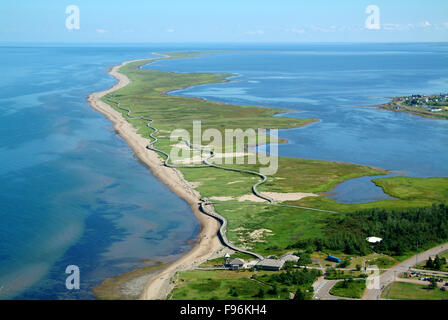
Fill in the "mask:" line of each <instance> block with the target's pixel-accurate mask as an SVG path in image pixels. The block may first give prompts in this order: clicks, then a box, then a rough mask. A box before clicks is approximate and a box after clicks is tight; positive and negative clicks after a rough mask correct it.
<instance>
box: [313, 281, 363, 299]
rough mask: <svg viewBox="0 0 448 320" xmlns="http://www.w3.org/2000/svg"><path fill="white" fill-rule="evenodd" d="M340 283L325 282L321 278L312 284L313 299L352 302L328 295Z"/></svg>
mask: <svg viewBox="0 0 448 320" xmlns="http://www.w3.org/2000/svg"><path fill="white" fill-rule="evenodd" d="M340 281H343V280H326V279H324V277H323V276H322V277H320V278H319V279H318V280H317V281H316V282H314V284H313V288H314V297H315V298H316V299H319V300H354V299H352V298H346V297H337V296H333V295H331V294H330V290H331V288H333V286H334V285H335V284H336V283H338V282H340Z"/></svg>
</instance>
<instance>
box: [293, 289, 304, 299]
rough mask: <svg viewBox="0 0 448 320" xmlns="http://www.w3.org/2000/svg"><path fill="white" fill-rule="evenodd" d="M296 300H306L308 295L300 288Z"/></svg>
mask: <svg viewBox="0 0 448 320" xmlns="http://www.w3.org/2000/svg"><path fill="white" fill-rule="evenodd" d="M294 300H306V295H305V293H304V292H303V291H302V290H301V289H300V288H298V289H297V291H296V294H295V295H294Z"/></svg>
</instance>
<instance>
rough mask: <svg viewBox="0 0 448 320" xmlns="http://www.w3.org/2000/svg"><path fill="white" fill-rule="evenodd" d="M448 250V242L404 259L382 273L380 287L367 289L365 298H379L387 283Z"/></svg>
mask: <svg viewBox="0 0 448 320" xmlns="http://www.w3.org/2000/svg"><path fill="white" fill-rule="evenodd" d="M446 250H448V243H445V244H443V245H440V246H438V247H435V248H432V249H429V250H428V251H425V252H422V253H420V254H418V255H417V256H413V257H412V258H409V259H408V260H406V261H403V262H402V263H400V264H398V265H396V266H394V267H392V268H390V269H389V271H386V272H384V273H383V274H381V275H380V281H379V289H367V290H366V293H365V294H364V297H363V299H364V300H379V299H380V297H381V292H382V291H383V290H384V288H386V286H387V285H389V284H391V283H392V282H393V281H394V280H395V278H396V277H398V275H399V274H400V273H403V272H406V271H408V270H409V269H410V268H411V267H412V266H414V265H415V264H419V263H422V262H424V261H426V260H428V259H429V257H432V256H435V255H437V254H439V253H441V252H443V251H446Z"/></svg>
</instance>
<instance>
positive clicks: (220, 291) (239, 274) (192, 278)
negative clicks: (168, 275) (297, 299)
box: [169, 271, 289, 300]
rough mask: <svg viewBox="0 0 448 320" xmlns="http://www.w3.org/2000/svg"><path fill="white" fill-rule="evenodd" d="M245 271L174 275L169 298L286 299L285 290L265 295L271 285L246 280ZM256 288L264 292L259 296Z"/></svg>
mask: <svg viewBox="0 0 448 320" xmlns="http://www.w3.org/2000/svg"><path fill="white" fill-rule="evenodd" d="M252 274H253V273H252V272H249V271H186V272H181V273H178V274H177V275H176V278H175V283H176V288H175V289H174V290H173V292H172V294H171V296H170V297H169V298H170V299H172V300H202V299H205V300H218V299H219V300H260V299H279V296H280V299H288V298H289V292H287V291H286V292H285V291H280V292H278V293H277V294H269V293H268V291H269V289H271V288H272V287H271V286H270V285H266V284H263V283H260V282H257V281H254V280H251V279H250V276H251V275H252ZM260 290H262V291H263V292H264V295H263V297H260V296H259V293H260Z"/></svg>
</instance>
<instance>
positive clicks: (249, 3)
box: [0, 0, 448, 43]
mask: <svg viewBox="0 0 448 320" xmlns="http://www.w3.org/2000/svg"><path fill="white" fill-rule="evenodd" d="M69 5H76V6H78V7H79V9H80V29H79V30H68V29H67V28H66V25H65V21H66V18H67V16H68V15H67V14H66V13H65V10H66V7H67V6H69ZM368 5H376V6H378V7H379V9H380V27H381V28H380V29H379V30H368V29H367V28H366V27H365V20H366V19H367V17H368V14H367V13H366V12H365V11H366V7H367V6H368ZM424 41H438V42H445V41H448V1H447V0H426V1H422V0H407V1H404V0H368V1H365V0H355V1H353V0H339V1H335V0H314V1H305V0H304V1H302V0H278V1H265V0H258V1H253V0H239V1H236V0H226V1H219V2H218V1H213V0H211V1H210V0H209V1H204V0H191V1H185V0H171V1H169V2H164V1H152V0H146V1H141V0H126V1H124V0H70V1H65V0H64V1H60V0H58V1H55V0H40V1H30V0H2V1H1V3H0V42H63V43H138V42H145V43H146V42H147V43H160V42H424Z"/></svg>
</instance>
